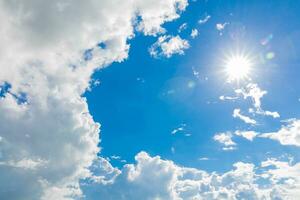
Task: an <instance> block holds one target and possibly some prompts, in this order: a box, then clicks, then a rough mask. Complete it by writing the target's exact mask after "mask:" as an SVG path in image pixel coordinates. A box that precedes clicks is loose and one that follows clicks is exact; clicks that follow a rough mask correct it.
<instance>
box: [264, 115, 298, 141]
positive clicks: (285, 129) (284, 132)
mask: <svg viewBox="0 0 300 200" xmlns="http://www.w3.org/2000/svg"><path fill="white" fill-rule="evenodd" d="M286 123H287V124H286V125H283V126H282V127H281V129H280V130H278V131H277V132H271V133H264V134H261V135H260V137H264V138H270V139H272V140H277V141H279V142H280V144H282V145H295V146H300V120H298V119H290V120H287V121H286Z"/></svg>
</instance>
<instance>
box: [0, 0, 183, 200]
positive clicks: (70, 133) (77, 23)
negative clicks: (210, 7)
mask: <svg viewBox="0 0 300 200" xmlns="http://www.w3.org/2000/svg"><path fill="white" fill-rule="evenodd" d="M186 6H187V1H186V0H166V1H158V0H145V1H141V0H132V1H122V0H114V1H108V0H100V1H95V0H88V1H79V0H74V1H70V0H66V1H62V0H53V1H40V0H28V1H22V0H15V1H6V0H1V1H0V23H1V30H0V42H1V45H2V47H3V48H1V50H0V68H1V73H0V85H1V86H2V87H1V88H2V89H1V99H0V127H1V132H0V137H1V140H0V162H1V165H0V176H1V180H0V185H1V191H0V199H14V200H17V199H32V200H35V199H70V198H75V197H76V196H77V197H78V196H80V195H82V193H81V190H80V187H79V180H80V179H83V178H87V177H90V176H92V175H91V173H90V166H91V165H92V164H93V163H94V162H96V158H97V153H98V152H99V147H98V144H99V128H100V125H99V124H98V123H96V122H95V121H94V120H93V118H92V116H91V115H90V113H89V110H88V105H87V102H86V99H85V98H84V97H82V94H83V93H84V92H85V91H86V90H87V89H88V88H89V86H90V83H91V82H92V80H91V78H90V77H91V75H92V74H93V72H94V71H95V70H97V69H99V68H101V67H104V66H108V65H109V64H111V63H112V62H121V61H123V60H124V59H126V58H127V55H128V50H129V44H128V42H127V41H128V39H130V38H132V37H134V30H137V31H142V32H143V33H144V34H145V35H156V34H159V33H162V32H164V29H163V27H162V24H163V23H164V22H167V21H172V20H174V19H176V18H178V17H179V14H180V12H181V11H183V10H184V9H185V7H186ZM6 85H8V86H9V87H7V89H6V90H3V88H5V87H6ZM4 86H5V87H4ZM102 163H103V162H102Z"/></svg>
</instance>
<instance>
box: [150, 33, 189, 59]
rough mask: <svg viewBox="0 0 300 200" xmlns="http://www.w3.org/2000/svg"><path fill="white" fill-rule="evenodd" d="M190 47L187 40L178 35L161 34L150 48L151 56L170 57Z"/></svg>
mask: <svg viewBox="0 0 300 200" xmlns="http://www.w3.org/2000/svg"><path fill="white" fill-rule="evenodd" d="M189 47H190V45H189V42H188V41H187V40H185V39H182V38H181V37H180V36H178V35H177V36H161V37H159V38H158V40H157V42H155V43H154V44H153V45H152V46H151V47H150V48H149V52H150V55H151V56H153V57H161V56H165V57H167V58H170V57H171V56H172V55H174V54H179V55H182V54H184V50H186V49H188V48H189Z"/></svg>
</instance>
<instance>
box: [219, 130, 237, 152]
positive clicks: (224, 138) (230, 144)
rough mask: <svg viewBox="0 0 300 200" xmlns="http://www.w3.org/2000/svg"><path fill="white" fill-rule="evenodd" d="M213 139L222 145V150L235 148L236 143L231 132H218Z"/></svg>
mask: <svg viewBox="0 0 300 200" xmlns="http://www.w3.org/2000/svg"><path fill="white" fill-rule="evenodd" d="M213 139H214V140H215V141H217V142H219V143H221V144H222V145H224V147H223V150H234V149H235V146H236V143H235V142H234V141H232V134H231V133H230V132H226V133H218V134H216V135H214V137H213Z"/></svg>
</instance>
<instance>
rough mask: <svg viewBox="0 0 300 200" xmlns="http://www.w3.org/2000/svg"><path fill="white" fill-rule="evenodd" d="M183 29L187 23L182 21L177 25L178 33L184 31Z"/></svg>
mask: <svg viewBox="0 0 300 200" xmlns="http://www.w3.org/2000/svg"><path fill="white" fill-rule="evenodd" d="M185 29H187V23H183V24H181V25H180V26H179V28H178V33H181V32H182V31H184V30H185Z"/></svg>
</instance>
